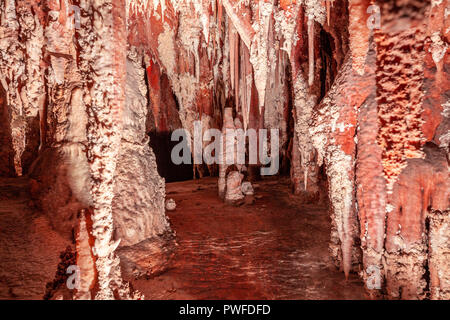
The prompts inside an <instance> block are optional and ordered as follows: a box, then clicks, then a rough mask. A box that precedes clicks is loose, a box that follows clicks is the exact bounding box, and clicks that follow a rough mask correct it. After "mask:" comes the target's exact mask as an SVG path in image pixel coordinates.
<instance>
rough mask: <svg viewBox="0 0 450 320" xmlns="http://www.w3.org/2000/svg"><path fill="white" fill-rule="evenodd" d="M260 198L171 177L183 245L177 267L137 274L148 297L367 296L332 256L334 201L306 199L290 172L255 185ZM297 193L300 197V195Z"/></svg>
mask: <svg viewBox="0 0 450 320" xmlns="http://www.w3.org/2000/svg"><path fill="white" fill-rule="evenodd" d="M254 188H255V202H254V203H253V204H244V205H242V206H239V207H235V206H230V205H226V204H224V203H223V202H222V201H221V200H220V199H219V198H218V196H217V179H216V178H204V179H201V180H195V181H186V182H176V183H168V184H167V185H166V193H167V198H168V199H169V198H173V199H174V200H175V201H176V203H177V209H176V210H175V211H173V212H168V216H169V218H170V223H171V226H172V228H173V230H175V232H176V235H177V242H178V246H177V248H176V250H175V256H174V258H173V260H172V261H171V263H170V266H169V269H168V270H167V271H166V272H164V273H163V274H161V275H159V276H156V277H154V278H152V279H147V280H144V279H141V280H135V281H133V287H134V288H136V289H138V290H140V291H141V292H142V293H144V294H145V297H146V299H180V300H183V299H228V300H231V299H236V300H237V299H325V300H326V299H366V295H365V293H364V288H363V283H362V282H361V280H360V279H359V277H358V276H357V275H356V274H352V275H351V276H350V278H349V280H348V281H345V277H344V274H343V273H342V272H339V271H338V270H336V268H335V267H334V266H333V264H332V262H331V259H330V258H329V252H328V242H329V237H330V218H329V214H328V211H327V208H326V207H319V206H311V205H301V204H299V203H298V200H296V199H298V197H297V196H294V195H293V194H292V193H291V192H290V188H289V180H288V179H287V178H281V179H268V180H263V181H260V182H258V183H256V184H254ZM296 197H297V198H296Z"/></svg>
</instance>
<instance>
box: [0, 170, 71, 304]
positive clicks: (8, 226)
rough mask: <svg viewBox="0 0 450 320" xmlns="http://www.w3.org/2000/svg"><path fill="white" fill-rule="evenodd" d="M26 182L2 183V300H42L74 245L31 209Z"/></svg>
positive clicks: (0, 285) (0, 251)
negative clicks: (64, 255)
mask: <svg viewBox="0 0 450 320" xmlns="http://www.w3.org/2000/svg"><path fill="white" fill-rule="evenodd" d="M28 189H29V188H28V180H27V179H26V178H14V179H8V178H1V179H0V299H1V300H4V299H33V300H41V299H42V298H43V296H44V292H45V285H46V283H47V282H49V281H52V280H53V278H54V276H55V272H56V269H57V265H58V263H59V261H60V260H59V254H60V252H61V251H63V250H64V249H65V248H66V246H67V245H70V243H69V242H68V241H67V240H65V239H63V238H62V237H61V236H60V235H59V234H58V233H57V232H55V231H54V230H52V228H51V226H50V224H49V222H48V219H47V218H46V217H45V216H44V215H42V214H40V213H39V211H37V210H36V209H35V208H33V207H32V206H31V207H30V205H31V200H30V196H29V194H28Z"/></svg>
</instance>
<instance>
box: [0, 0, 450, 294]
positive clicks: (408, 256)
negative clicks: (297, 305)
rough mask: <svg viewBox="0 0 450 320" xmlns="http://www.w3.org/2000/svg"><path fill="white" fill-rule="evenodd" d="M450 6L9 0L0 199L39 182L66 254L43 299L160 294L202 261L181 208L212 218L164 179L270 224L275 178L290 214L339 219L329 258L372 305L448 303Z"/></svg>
mask: <svg viewBox="0 0 450 320" xmlns="http://www.w3.org/2000/svg"><path fill="white" fill-rule="evenodd" d="M449 12H450V0H439V1H438V0H337V1H334V0H95V1H94V0H0V121H1V126H0V176H1V178H0V179H3V180H1V181H0V185H5V187H4V188H0V192H3V191H4V190H6V191H4V192H5V195H6V194H7V193H6V192H7V190H8V188H10V187H11V186H13V185H14V183H12V182H11V181H15V180H14V179H18V180H17V181H21V183H20V185H21V186H24V185H26V187H24V188H26V197H27V203H29V206H30V210H31V211H32V212H34V213H35V214H37V215H40V216H42V217H45V219H47V220H48V226H49V227H48V228H51V230H52V231H51V232H55V233H56V234H58V237H60V239H61V240H60V242H61V251H62V250H66V251H64V252H65V253H64V254H62V255H61V259H62V261H60V262H59V266H60V267H57V265H55V272H56V276H54V274H55V273H53V274H52V275H51V277H53V276H54V279H47V280H46V281H48V283H49V284H48V285H47V292H44V291H43V292H42V296H43V297H45V298H46V299H60V298H64V299H143V298H145V297H144V296H143V294H142V293H141V292H140V291H139V290H136V289H133V286H132V285H131V284H132V283H133V282H134V281H144V280H142V279H147V280H148V279H152V278H153V277H157V276H159V275H161V274H164V273H165V272H167V270H168V269H171V268H177V265H176V264H177V262H173V259H174V256H175V257H176V258H175V261H185V260H183V259H180V252H182V253H185V252H186V250H187V249H186V247H183V245H185V244H186V243H185V242H183V238H182V239H181V242H180V241H179V240H180V239H178V238H177V233H176V231H177V230H176V228H174V226H173V225H171V223H170V219H168V216H167V213H168V212H169V211H173V213H174V214H179V213H180V212H183V211H182V210H183V209H182V208H191V207H190V206H186V205H185V203H186V202H189V201H198V203H199V204H198V207H199V208H203V209H204V210H206V211H208V210H209V209H207V208H212V206H208V205H207V204H205V203H207V202H208V201H211V200H207V199H205V200H203V199H199V198H198V197H195V196H193V199H195V200H191V199H190V197H189V196H187V197H186V198H185V199H180V198H178V197H179V195H178V196H177V191H176V190H175V191H174V190H172V192H173V194H174V195H175V196H173V198H175V199H176V201H177V202H176V203H175V202H174V200H173V198H172V195H170V194H169V195H168V196H167V199H166V183H167V182H173V181H184V180H191V179H192V183H196V184H198V188H197V189H193V190H194V191H192V192H196V191H201V190H203V189H202V187H201V185H202V181H204V179H215V180H214V181H215V183H214V186H213V187H211V184H210V181H211V180H208V181H209V182H208V183H209V184H208V187H207V188H214V189H212V190H213V192H211V194H215V196H216V197H217V199H219V201H220V202H221V203H223V206H225V207H228V206H233V207H237V206H242V207H241V208H240V209H239V210H244V209H242V208H245V210H249V212H251V213H252V214H250V215H249V216H250V217H253V215H254V214H255V212H256V211H252V210H260V209H261V210H262V211H261V213H258V214H261V215H263V214H265V213H266V211H267V210H265V209H264V208H266V207H261V208H259V209H256V207H255V203H256V204H258V201H261V198H260V197H259V193H260V190H261V188H262V187H261V186H260V185H259V183H260V181H263V182H264V183H267V179H269V177H267V176H265V174H266V173H267V172H270V175H273V177H270V179H272V180H270V181H272V182H273V181H275V182H274V184H276V181H277V179H278V180H279V181H287V180H286V179H288V181H289V188H290V189H289V193H290V197H286V198H283V199H284V200H283V201H284V202H281V201H279V202H278V200H277V201H275V200H274V204H276V205H280V206H285V205H286V201H292V204H291V205H290V206H288V207H289V208H299V206H304V207H302V208H306V209H305V210H308V208H312V207H314V208H322V209H321V210H325V209H323V208H325V207H326V208H327V209H326V210H327V211H326V214H327V216H328V217H329V218H330V219H329V220H330V221H331V224H330V225H327V227H326V228H327V229H326V230H329V231H327V232H329V237H328V241H327V244H326V247H328V248H329V250H328V258H327V260H326V261H324V263H328V262H330V264H331V265H333V266H334V267H335V268H336V269H337V270H339V271H341V272H342V277H344V278H345V279H350V280H349V281H351V279H352V277H353V276H355V275H358V277H360V279H361V285H360V286H361V287H364V289H365V292H366V297H368V298H372V299H449V298H450V251H449V243H450V242H449V241H450V240H449V238H450V227H449V212H450V179H449V178H450V177H449V174H450V170H449V163H450V160H449V159H450V153H449V152H450V120H449V117H450V55H449V51H450V19H449V17H448V15H449ZM179 130H181V131H179ZM230 130H234V131H236V132H242V133H243V134H244V139H243V141H241V140H239V139H238V138H237V136H235V135H232V134H230V132H231V131H230ZM234 131H233V132H234ZM174 132H183V133H184V137H185V138H186V141H185V142H186V144H187V149H183V150H184V151H183V152H185V154H183V159H184V160H183V163H182V164H178V163H176V161H174V159H173V153H172V149H173V147H174V144H176V143H178V140H176V139H174V138H173V135H172V133H174ZM252 132H256V134H255V135H254V136H253V135H252ZM275 132H276V133H277V135H275V134H274V133H275ZM264 134H265V135H264ZM178 137H179V136H178ZM197 137H199V138H197ZM213 137H214V138H213ZM263 137H265V138H266V139H267V141H266V140H265V139H264V138H263ZM230 139H231V140H230ZM252 139H254V140H252ZM212 142H214V143H215V146H219V147H220V148H224V146H226V145H227V143H229V145H230V146H232V147H233V149H232V150H231V149H230V150H228V149H226V148H224V149H221V150H219V149H214V152H213V154H211V150H213V148H211V147H208V145H209V144H210V143H212ZM253 149H255V150H253ZM253 151H255V152H253ZM207 152H210V156H212V157H213V158H214V159H219V160H220V161H218V163H217V162H209V161H206V160H205V157H204V156H205V154H206V153H207ZM267 158H269V159H272V161H275V159H276V160H277V163H278V164H279V166H278V167H276V170H275V171H271V170H261V169H264V168H268V167H269V166H271V163H269V162H267V161H266V160H267ZM226 159H227V160H229V159H231V160H233V161H231V162H229V161H225V160H226ZM238 159H241V160H243V161H241V162H238ZM272 164H274V163H272ZM271 168H272V166H271ZM206 177H210V178H206ZM10 179H12V180H10ZM283 179H284V180H283ZM5 181H6V182H5ZM24 181H26V184H24V183H23V182H24ZM205 181H206V180H205ZM272 182H270V183H272ZM266 185H269V186H270V184H262V186H266ZM283 185H284V184H283ZM195 186H197V185H195ZM24 190H25V189H24ZM24 192H25V191H24ZM12 194H13V195H14V194H15V195H16V196H17V197H22V196H24V197H25V195H23V194H21V193H18V194H17V193H12ZM283 194H284V193H283ZM8 195H9V194H8ZM272 196H273V197H274V199H275V198H276V197H277V196H278V195H276V194H273V195H272ZM261 197H262V196H261ZM283 197H284V196H283ZM8 198H11V197H9V196H4V197H3V196H2V195H0V201H7V199H8ZM250 198H251V199H250ZM243 199H245V201H244V200H243ZM249 199H250V200H249ZM285 199H288V200H285ZM202 201H205V203H203V202H202ZM214 203H215V202H214ZM196 205H197V204H196ZM6 206H7V205H5V207H6ZM274 206H275V205H274ZM14 208H15V207H14ZM175 208H176V211H174V210H175ZM271 209H274V208H273V207H271ZM11 210H12V211H11V212H13V211H14V210H15V209H14V210H13V209H11ZM187 210H194V209H187ZM289 210H290V209H289ZM302 210H303V209H302ZM302 210H298V212H296V214H298V215H299V216H302V215H304V214H305V213H304V212H303V211H302ZM166 211H167V212H166ZM274 211H275V213H276V208H275V209H274ZM224 212H228V211H227V210H225V211H224ZM239 212H240V211H239ZM258 212H259V211H258ZM289 212H291V211H289ZM184 214H185V215H186V216H188V217H190V218H192V217H191V215H190V211H187V212H184ZM205 214H207V212H206V213H205ZM270 214H274V212H272V211H271V212H270ZM280 214H281V213H280ZM305 217H307V218H305V219H314V216H313V215H306V216H305ZM219 218H223V216H220V217H219ZM198 219H202V215H201V214H199V216H198ZM210 219H211V218H210ZM273 219H275V220H276V219H277V218H276V217H274V218H273ZM262 220H264V221H266V220H265V219H262ZM2 221H3V220H2ZM4 221H6V222H4ZM4 221H3V222H2V223H7V221H10V220H8V219H6V220H4ZM320 221H325V219H323V220H320ZM196 223H200V222H196ZM321 223H322V222H321ZM323 223H325V222H323ZM176 225H177V226H178V225H179V226H180V228H189V226H187V225H184V226H183V224H181V223H177V224H176ZM275 225H276V224H275ZM295 225H296V226H297V224H295ZM298 225H299V226H300V227H302V228H308V224H298ZM2 228H9V227H8V226H7V225H0V230H2ZM224 228H225V227H224ZM230 228H232V227H230ZM263 229H264V228H263ZM266 229H267V228H266ZM43 230H44V229H43ZM264 230H265V229H264ZM213 231H217V233H218V234H220V233H221V230H213ZM264 232H265V231H264ZM274 232H278V231H277V230H274ZM280 232H281V231H280ZM299 232H300V231H299ZM301 232H305V234H310V235H311V239H312V240H311V241H314V240H313V237H314V231H311V230H301ZM188 234H189V233H188ZM318 238H320V239H321V237H318ZM302 239H303V238H302ZM0 240H1V238H0ZM0 243H2V242H0ZM67 244H69V247H68V248H67ZM180 245H181V247H179V246H180ZM213 245H215V244H213ZM295 245H296V244H295V243H294V244H292V246H294V247H295ZM230 246H231V247H233V244H230ZM27 248H28V247H27ZM66 248H67V249H66ZM255 250H258V249H257V248H255ZM10 251H11V250H5V251H4V252H3V251H0V260H2V259H3V260H4V261H10V260H11V259H9V258H8V259H9V260H8V259H7V257H6V256H5V257H3V256H2V255H3V254H4V255H7V253H5V252H10ZM8 254H13V253H8ZM311 254H313V253H311ZM274 256H276V254H275V255H274ZM294 256H295V259H302V256H296V255H291V256H290V257H291V258H292V257H294ZM55 259H57V257H56V258H55V257H53V258H52V259H50V260H51V261H53V262H52V263H54V261H55ZM50 260H49V261H50ZM11 261H12V260H11ZM72 264H74V265H76V266H77V267H78V269H76V270H79V271H80V272H81V279H80V281H79V282H80V283H79V286H78V287H77V288H75V289H71V290H67V288H66V287H65V280H66V278H67V275H64V273H61V270H60V269H61V268H62V269H64V268H67V267H69V265H72ZM5 265H6V264H5ZM0 267H1V268H4V265H2V264H1V262H0ZM178 267H179V266H178ZM5 268H6V267H5ZM74 270H75V269H74ZM3 272H6V273H7V270H0V275H2V274H3ZM273 272H277V271H276V270H274V271H273ZM280 272H281V273H283V271H280ZM324 272H325V271H324ZM283 274H284V273H283ZM291 276H293V277H294V276H295V277H301V276H302V275H301V274H291ZM5 277H6V276H5ZM262 278H263V277H261V279H262ZM138 279H139V280H138ZM283 281H284V280H283ZM285 281H290V280H289V279H285ZM44 286H45V283H44ZM144 287H145V286H144ZM139 288H141V289H142V286H139ZM144 289H145V288H144ZM143 291H147V290H143ZM11 292H12V291H11ZM152 292H153V291H152ZM283 292H284V291H283ZM294 296H295V295H293V296H292V297H294ZM330 296H331V295H330ZM255 297H260V296H259V295H257V294H256V295H255ZM283 297H284V298H292V297H291V296H289V295H285V296H283ZM302 297H303V296H302ZM314 297H316V296H314ZM333 297H334V296H333ZM178 298H180V297H178ZM181 298H184V297H181ZM188 298H189V297H188ZM212 298H214V297H212ZM250 298H251V297H250Z"/></svg>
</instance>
